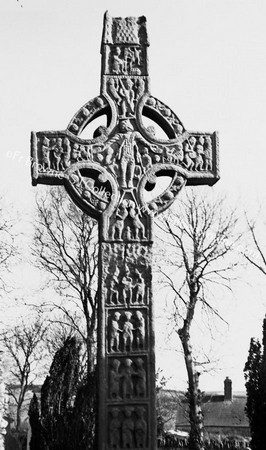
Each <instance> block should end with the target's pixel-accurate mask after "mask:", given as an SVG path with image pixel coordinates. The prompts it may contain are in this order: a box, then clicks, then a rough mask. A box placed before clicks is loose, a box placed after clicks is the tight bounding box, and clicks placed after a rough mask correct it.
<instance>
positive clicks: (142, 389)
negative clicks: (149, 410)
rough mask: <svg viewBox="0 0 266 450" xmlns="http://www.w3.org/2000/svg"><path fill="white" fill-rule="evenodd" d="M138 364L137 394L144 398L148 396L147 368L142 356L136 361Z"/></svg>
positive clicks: (136, 373)
mask: <svg viewBox="0 0 266 450" xmlns="http://www.w3.org/2000/svg"><path fill="white" fill-rule="evenodd" d="M135 364H136V366H137V370H136V372H135V375H136V394H137V397H139V398H143V397H146V393H147V392H146V386H147V382H146V370H145V369H144V367H143V365H144V361H143V360H142V359H141V358H137V359H136V361H135Z"/></svg>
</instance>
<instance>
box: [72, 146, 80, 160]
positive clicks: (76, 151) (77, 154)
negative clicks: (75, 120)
mask: <svg viewBox="0 0 266 450" xmlns="http://www.w3.org/2000/svg"><path fill="white" fill-rule="evenodd" d="M71 159H72V161H73V162H74V163H75V162H78V161H80V149H79V144H74V145H73V148H72V152H71Z"/></svg>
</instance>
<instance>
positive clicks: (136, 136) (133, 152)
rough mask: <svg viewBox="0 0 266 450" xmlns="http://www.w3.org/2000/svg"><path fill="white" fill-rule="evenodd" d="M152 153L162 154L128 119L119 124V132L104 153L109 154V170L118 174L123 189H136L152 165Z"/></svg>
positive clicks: (106, 146)
mask: <svg viewBox="0 0 266 450" xmlns="http://www.w3.org/2000/svg"><path fill="white" fill-rule="evenodd" d="M149 151H150V152H152V153H157V152H158V153H162V150H161V149H158V148H157V146H156V145H153V144H151V143H150V142H148V141H147V140H146V139H144V138H143V137H142V135H141V134H140V133H139V132H138V131H135V130H134V128H133V125H132V124H131V123H130V121H129V120H128V119H123V120H121V121H120V122H119V132H118V133H117V134H115V135H114V136H113V137H112V138H111V139H109V140H108V141H107V142H106V143H105V147H104V152H105V155H107V154H108V156H109V158H108V166H109V169H110V170H111V171H112V172H113V173H116V175H117V178H118V181H119V184H120V188H121V189H132V188H133V187H136V185H137V181H138V179H139V178H140V176H141V174H144V173H145V172H146V171H147V170H148V169H149V168H150V166H151V164H152V158H151V157H150V155H149Z"/></svg>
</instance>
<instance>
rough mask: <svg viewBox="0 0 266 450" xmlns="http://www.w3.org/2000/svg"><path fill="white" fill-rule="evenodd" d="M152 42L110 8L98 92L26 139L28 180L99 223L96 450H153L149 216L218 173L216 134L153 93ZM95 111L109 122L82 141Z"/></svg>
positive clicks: (138, 22)
mask: <svg viewBox="0 0 266 450" xmlns="http://www.w3.org/2000/svg"><path fill="white" fill-rule="evenodd" d="M148 47H149V39H148V33H147V26H146V18H145V17H126V18H120V17H119V18H117V17H111V16H110V15H109V13H108V12H107V13H106V14H105V16H104V25H103V36H102V43H101V55H102V72H101V89H100V94H99V95H97V96H96V97H95V98H93V99H92V100H89V101H87V102H86V103H85V104H84V105H83V106H82V107H81V108H80V109H79V110H78V111H77V113H76V114H75V115H74V116H73V118H72V119H71V120H70V122H69V124H68V126H67V128H66V129H65V130H59V131H38V132H32V135H31V155H32V160H33V162H32V183H33V185H37V184H47V185H63V186H65V189H66V191H67V192H68V194H69V196H70V197H71V199H72V200H73V202H74V203H75V204H76V205H77V206H78V207H79V208H81V210H82V211H83V212H85V213H86V214H88V215H89V216H91V217H93V218H95V219H97V220H98V223H99V268H98V270H99V304H98V356H97V370H98V378H97V380H98V381H97V382H98V400H97V402H98V403H97V427H98V447H97V449H98V450H111V449H120V450H122V449H123V450H125V449H146V450H154V449H155V448H157V443H156V442H157V441H156V413H155V350H154V346H155V337H154V305H153V295H152V249H153V241H154V239H155V236H154V232H153V222H154V218H155V217H157V216H158V215H159V214H160V213H161V212H163V211H165V210H166V209H167V208H169V207H170V206H171V204H172V203H173V202H174V200H175V198H176V196H177V195H178V194H179V192H180V190H181V189H182V188H183V187H185V185H187V186H194V185H204V184H205V185H210V186H212V185H213V184H214V183H216V182H217V181H218V179H219V166H218V162H219V161H218V136H217V133H216V132H213V133H207V132H195V131H188V130H186V129H185V127H184V125H183V123H182V122H181V120H180V119H179V117H178V116H177V115H176V114H175V113H174V112H173V110H172V109H171V108H170V107H169V106H167V105H166V104H164V103H163V102H162V101H161V100H159V99H157V98H156V97H155V96H154V95H153V94H152V93H151V89H150V74H149V65H148ZM100 116H105V117H106V118H107V125H102V126H98V127H97V128H96V129H95V131H94V134H93V136H91V138H90V139H83V138H82V132H83V130H84V129H85V128H86V126H87V125H89V124H90V123H91V122H92V121H93V120H94V119H96V118H99V117H100ZM143 117H147V118H149V119H150V120H151V121H153V122H154V124H155V126H152V125H149V126H147V127H146V126H145V125H144V121H143ZM157 127H160V128H161V129H162V130H163V131H164V133H165V135H166V138H165V139H162V138H159V137H158V136H157ZM162 177H168V179H169V183H168V186H167V187H166V188H163V189H162V190H161V191H160V179H161V178H162ZM153 191H155V192H157V194H156V195H154V194H153ZM99 430H100V432H99Z"/></svg>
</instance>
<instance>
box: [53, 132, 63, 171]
mask: <svg viewBox="0 0 266 450" xmlns="http://www.w3.org/2000/svg"><path fill="white" fill-rule="evenodd" d="M51 150H52V154H53V162H52V167H53V169H54V170H57V171H59V170H60V168H61V164H60V163H61V156H62V154H63V153H64V150H63V147H62V139H61V138H57V139H52V148H51Z"/></svg>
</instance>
